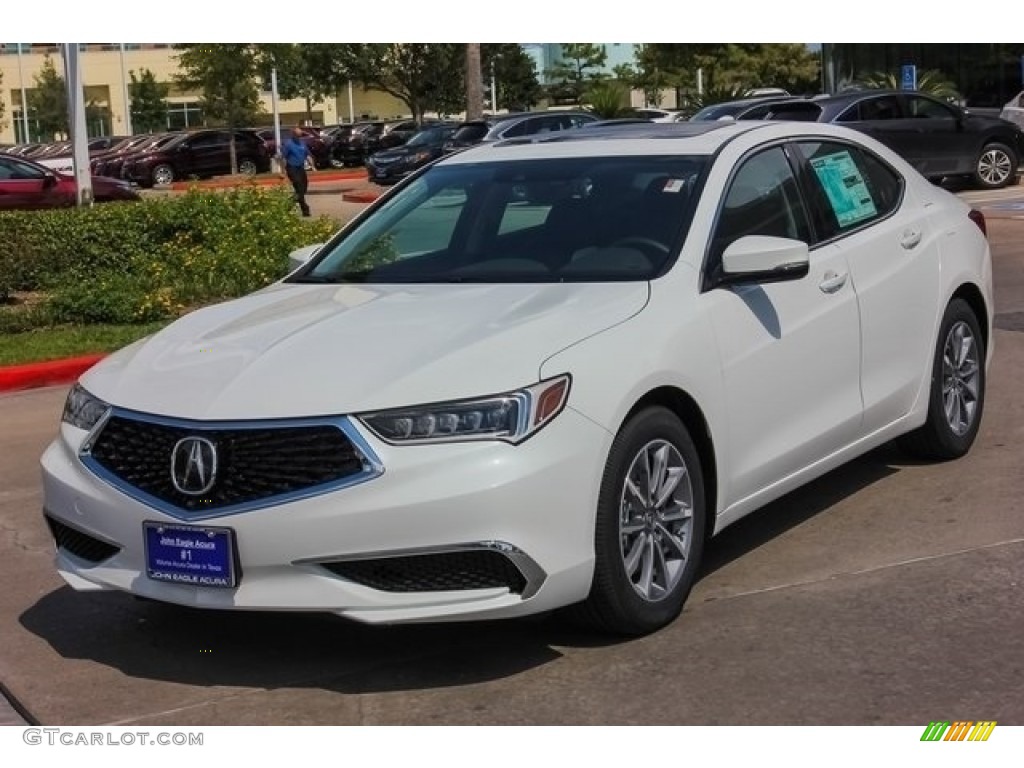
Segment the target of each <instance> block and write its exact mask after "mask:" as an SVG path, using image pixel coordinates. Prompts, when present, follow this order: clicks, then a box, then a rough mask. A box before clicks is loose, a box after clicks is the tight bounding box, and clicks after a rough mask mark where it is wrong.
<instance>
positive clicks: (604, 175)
mask: <svg viewBox="0 0 1024 768" xmlns="http://www.w3.org/2000/svg"><path fill="white" fill-rule="evenodd" d="M313 252H314V249H309V253H313ZM992 306H993V303H992V277H991V263H990V256H989V248H988V243H987V240H986V238H985V234H984V219H983V218H982V217H981V215H980V214H978V213H976V212H974V211H972V210H971V209H969V208H968V207H967V206H966V205H964V204H963V203H962V202H960V201H959V200H958V199H957V198H955V197H953V196H952V195H950V194H949V193H947V192H945V191H943V190H942V189H939V188H937V187H934V186H932V185H931V184H929V183H928V182H927V181H925V179H923V178H922V177H921V176H920V175H918V174H917V173H916V172H915V171H914V170H913V169H912V168H911V167H910V166H909V165H907V163H905V162H904V161H903V160H901V159H900V158H899V157H898V156H897V155H895V154H894V153H892V152H891V151H889V150H888V149H886V148H885V147H884V146H882V145H881V144H879V143H877V142H875V141H873V140H872V139H870V138H869V137H866V136H865V135H864V134H861V133H857V132H854V131H851V130H847V129H844V128H842V127H836V126H831V125H820V124H798V123H788V124H787V123H772V122H764V123H750V124H747V123H744V124H727V123H717V122H711V123H685V124H675V125H649V124H646V125H625V126H619V127H617V128H609V129H596V130H594V131H579V132H571V133H569V132H566V133H563V134H561V135H558V136H556V137H553V138H547V139H536V140H533V141H528V142H504V143H498V144H496V145H488V146H481V147H478V148H475V149H470V150H467V151H465V152H461V153H458V154H456V155H453V156H451V157H448V158H446V159H443V160H441V161H440V162H438V163H436V164H434V165H432V166H430V167H428V168H427V169H425V171H424V172H421V173H419V174H418V175H416V176H414V177H412V178H410V179H409V180H407V181H405V182H402V183H401V184H400V185H399V186H397V187H396V188H394V189H393V190H392V191H391V192H390V193H389V194H387V195H386V196H385V197H384V198H382V199H381V200H380V201H378V203H376V204H375V205H374V207H373V208H371V209H370V210H369V211H367V212H366V213H365V214H364V215H363V216H361V217H360V218H359V219H357V220H356V221H355V222H353V223H352V224H350V225H349V226H348V227H346V228H345V229H344V230H343V231H342V232H340V233H339V234H338V235H337V236H336V237H335V238H334V239H332V240H331V241H330V242H328V243H326V244H325V245H323V246H322V247H321V248H319V249H316V250H315V253H314V255H313V256H312V258H311V260H310V261H309V262H308V263H307V264H305V265H304V266H302V267H301V268H299V269H298V270H297V271H296V272H294V273H293V274H291V275H290V276H289V277H288V278H286V279H285V280H283V281H281V282H279V283H276V284H274V285H272V286H270V287H269V288H266V289H265V290H262V291H260V292H258V293H256V294H254V295H251V296H248V297H245V298H241V299H238V300H236V301H231V302H228V303H225V304H221V305H218V306H212V307H209V308H206V309H202V310H199V311H197V312H194V313H192V314H190V315H188V316H186V317H184V318H182V319H180V320H178V321H177V322H175V323H173V324H172V325H171V326H169V327H168V328H167V329H165V330H163V331H161V332H160V333H158V334H156V335H155V336H153V337H152V338H150V339H148V340H145V341H141V342H139V343H136V344H134V345H132V346H130V347H128V348H126V349H124V350H122V351H120V352H119V353H116V354H114V355H112V356H111V357H110V358H108V359H107V360H105V361H104V362H102V363H101V364H99V365H98V366H96V367H95V368H93V369H92V370H91V371H89V372H88V373H87V374H86V375H85V376H84V377H83V378H82V379H81V382H80V385H78V386H76V387H75V388H74V389H73V390H72V392H71V394H70V395H69V397H68V401H67V405H66V408H65V411H64V417H63V423H62V425H61V431H60V435H59V437H58V438H57V439H56V440H55V441H54V443H53V444H52V445H51V446H50V447H49V449H48V450H47V451H46V453H45V455H44V456H43V460H42V463H43V471H44V488H45V502H44V503H45V515H46V519H47V521H48V522H49V525H50V527H51V530H52V532H53V535H54V538H55V541H56V545H57V556H56V563H57V568H58V570H59V571H60V573H61V575H62V576H63V577H64V578H65V579H66V580H67V582H68V583H69V584H71V585H72V586H73V587H75V588H76V589H80V590H98V589H116V590H124V591H128V592H132V593H135V594H137V595H141V596H144V597H148V598H153V599H155V600H160V601H166V602H169V603H178V604H182V605H189V606H197V607H206V608H221V609H259V610H285V611H295V610H307V611H328V612H333V613H336V614H339V615H341V616H346V617H350V618H352V619H357V620H360V621H365V622H372V623H393V622H416V621H433V620H457V619H485V618H498V617H512V616H522V615H524V614H531V613H536V612H539V611H547V610H550V609H554V608H561V607H563V606H570V605H575V606H576V610H577V611H578V612H579V613H581V614H582V615H583V616H585V617H587V618H589V619H591V620H592V621H593V622H594V623H595V624H596V625H597V626H599V627H601V628H604V629H606V630H609V631H612V632H616V633H626V634H639V633H644V632H649V631H651V630H654V629H656V628H658V627H660V626H663V625H664V624H666V623H667V622H670V621H671V620H673V619H674V618H675V617H676V616H677V615H678V614H679V612H680V610H681V608H682V606H683V603H684V601H685V599H686V597H687V594H688V593H689V591H690V588H691V586H692V585H693V583H694V579H695V576H696V574H697V570H698V566H699V563H700V558H701V552H702V550H703V548H704V545H705V542H706V540H707V539H708V537H710V536H711V535H713V534H715V533H718V532H719V531H721V530H722V529H723V528H725V527H726V526H728V525H729V524H731V523H733V522H735V521H736V520H738V519H740V518H741V517H743V516H744V515H747V514H749V513H750V512H752V511H754V510H755V509H757V508H759V507H761V506H763V505H764V504H766V503H767V502H769V501H772V500H773V499H776V498H778V497H780V496H782V495H783V494H785V493H787V492H789V491H791V490H792V489H794V488H797V487H798V486H800V485H802V484H804V483H806V482H807V481H809V480H811V479H812V478H815V477H818V476H819V475H822V474H823V473H825V472H828V471H829V470H831V469H833V468H835V467H837V466H839V465H840V464H842V463H843V462H846V461H848V460H849V459H851V458H853V457H855V456H857V455H859V454H862V453H864V452H865V451H868V450H870V449H871V448H873V447H875V446H877V445H880V444H881V443H884V442H886V441H888V440H890V439H893V438H897V437H899V438H901V439H902V441H903V442H904V444H905V445H906V446H908V447H909V448H910V449H912V450H914V451H915V452H916V453H919V454H923V455H926V456H931V457H934V458H937V459H951V458H954V457H958V456H961V455H963V454H964V453H965V452H966V451H968V449H969V448H970V447H971V444H972V443H973V441H974V439H975V436H976V434H977V431H978V426H979V423H980V421H981V417H982V410H983V406H984V395H985V375H986V368H987V365H988V362H989V360H990V358H991V354H992V333H991V327H992ZM836 546H837V547H838V546H842V544H841V543H839V542H837V544H836Z"/></svg>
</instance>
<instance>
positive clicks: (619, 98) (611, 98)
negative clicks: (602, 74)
mask: <svg viewBox="0 0 1024 768" xmlns="http://www.w3.org/2000/svg"><path fill="white" fill-rule="evenodd" d="M585 95H586V98H587V103H588V104H589V105H590V110H591V111H592V112H593V113H594V114H595V115H597V116H598V117H600V118H601V119H603V120H611V119H612V118H616V117H621V116H622V114H623V113H624V112H625V111H626V110H627V109H628V107H629V86H627V85H626V84H625V83H623V82H621V81H619V80H599V81H597V82H595V83H591V85H590V87H589V88H587V90H586V92H585Z"/></svg>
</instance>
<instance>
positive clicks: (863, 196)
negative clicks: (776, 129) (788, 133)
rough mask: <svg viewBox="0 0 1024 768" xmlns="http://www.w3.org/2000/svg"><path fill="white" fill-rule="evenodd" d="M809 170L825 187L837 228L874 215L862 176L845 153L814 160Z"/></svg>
mask: <svg viewBox="0 0 1024 768" xmlns="http://www.w3.org/2000/svg"><path fill="white" fill-rule="evenodd" d="M811 167H812V168H814V172H815V173H816V174H817V175H818V181H820V182H821V186H823V187H824V188H825V194H826V195H828V201H829V203H831V204H832V210H833V211H835V213H836V218H837V219H838V220H839V227H840V229H842V228H844V227H848V226H850V225H851V224H856V223H857V222H859V221H863V220H864V219H870V218H871V217H872V216H874V215H876V214H877V213H878V209H877V208H876V207H875V201H874V200H872V199H871V193H870V192H868V188H867V185H866V184H865V183H864V177H863V176H862V175H861V172H860V169H859V168H857V164H856V163H854V162H853V158H852V157H851V156H850V153H849V152H848V151H846V150H843V151H842V152H834V153H832V154H831V155H824V156H822V157H816V158H814V159H813V160H811Z"/></svg>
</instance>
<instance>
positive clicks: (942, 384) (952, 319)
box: [900, 299, 985, 459]
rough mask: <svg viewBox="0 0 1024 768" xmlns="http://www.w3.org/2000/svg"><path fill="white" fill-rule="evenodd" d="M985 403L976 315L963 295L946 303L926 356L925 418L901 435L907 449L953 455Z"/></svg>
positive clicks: (968, 440) (974, 431) (966, 442)
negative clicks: (932, 349) (935, 338)
mask: <svg viewBox="0 0 1024 768" xmlns="http://www.w3.org/2000/svg"><path fill="white" fill-rule="evenodd" d="M984 407H985V345H984V341H983V338H982V335H981V328H980V326H979V324H978V319H977V317H976V316H975V314H974V311H973V310H972V309H971V307H970V305H968V304H967V302H965V301H964V300H963V299H953V301H951V302H950V303H949V306H948V307H946V313H945V315H944V316H943V318H942V326H941V328H940V330H939V338H938V342H937V344H936V348H935V357H934V360H933V362H932V381H931V390H930V393H929V399H928V420H927V421H926V422H925V424H924V426H923V427H921V428H920V429H918V430H915V431H914V432H911V433H910V434H909V435H906V436H905V437H903V438H901V440H900V445H901V447H902V448H904V449H905V450H907V452H909V453H912V454H914V455H916V456H921V457H924V458H929V459H955V458H959V457H960V456H963V455H964V454H965V453H967V451H969V450H970V448H971V445H973V443H974V439H975V437H977V435H978V428H979V426H980V425H981V414H982V411H983V410H984Z"/></svg>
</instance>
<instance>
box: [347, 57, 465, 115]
mask: <svg viewBox="0 0 1024 768" xmlns="http://www.w3.org/2000/svg"><path fill="white" fill-rule="evenodd" d="M350 48H351V50H350V51H349V52H347V53H346V55H345V58H347V59H348V61H347V62H343V63H342V66H343V68H344V69H346V70H347V71H349V72H351V73H352V75H353V79H354V80H358V81H359V82H361V83H362V84H363V85H365V86H366V87H368V88H378V89H379V90H382V91H384V92H385V93H390V94H391V95H392V96H394V97H395V98H397V99H400V100H401V101H402V102H403V103H404V104H405V105H406V106H407V107H409V111H410V112H411V113H412V116H413V118H414V119H415V120H416V121H417V122H422V121H423V115H424V113H425V112H429V111H436V112H439V113H442V114H446V113H452V112H461V111H462V109H463V108H464V106H465V90H464V87H463V82H464V81H463V71H464V69H465V46H464V45H461V44H457V43H363V44H356V45H352V46H350Z"/></svg>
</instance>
